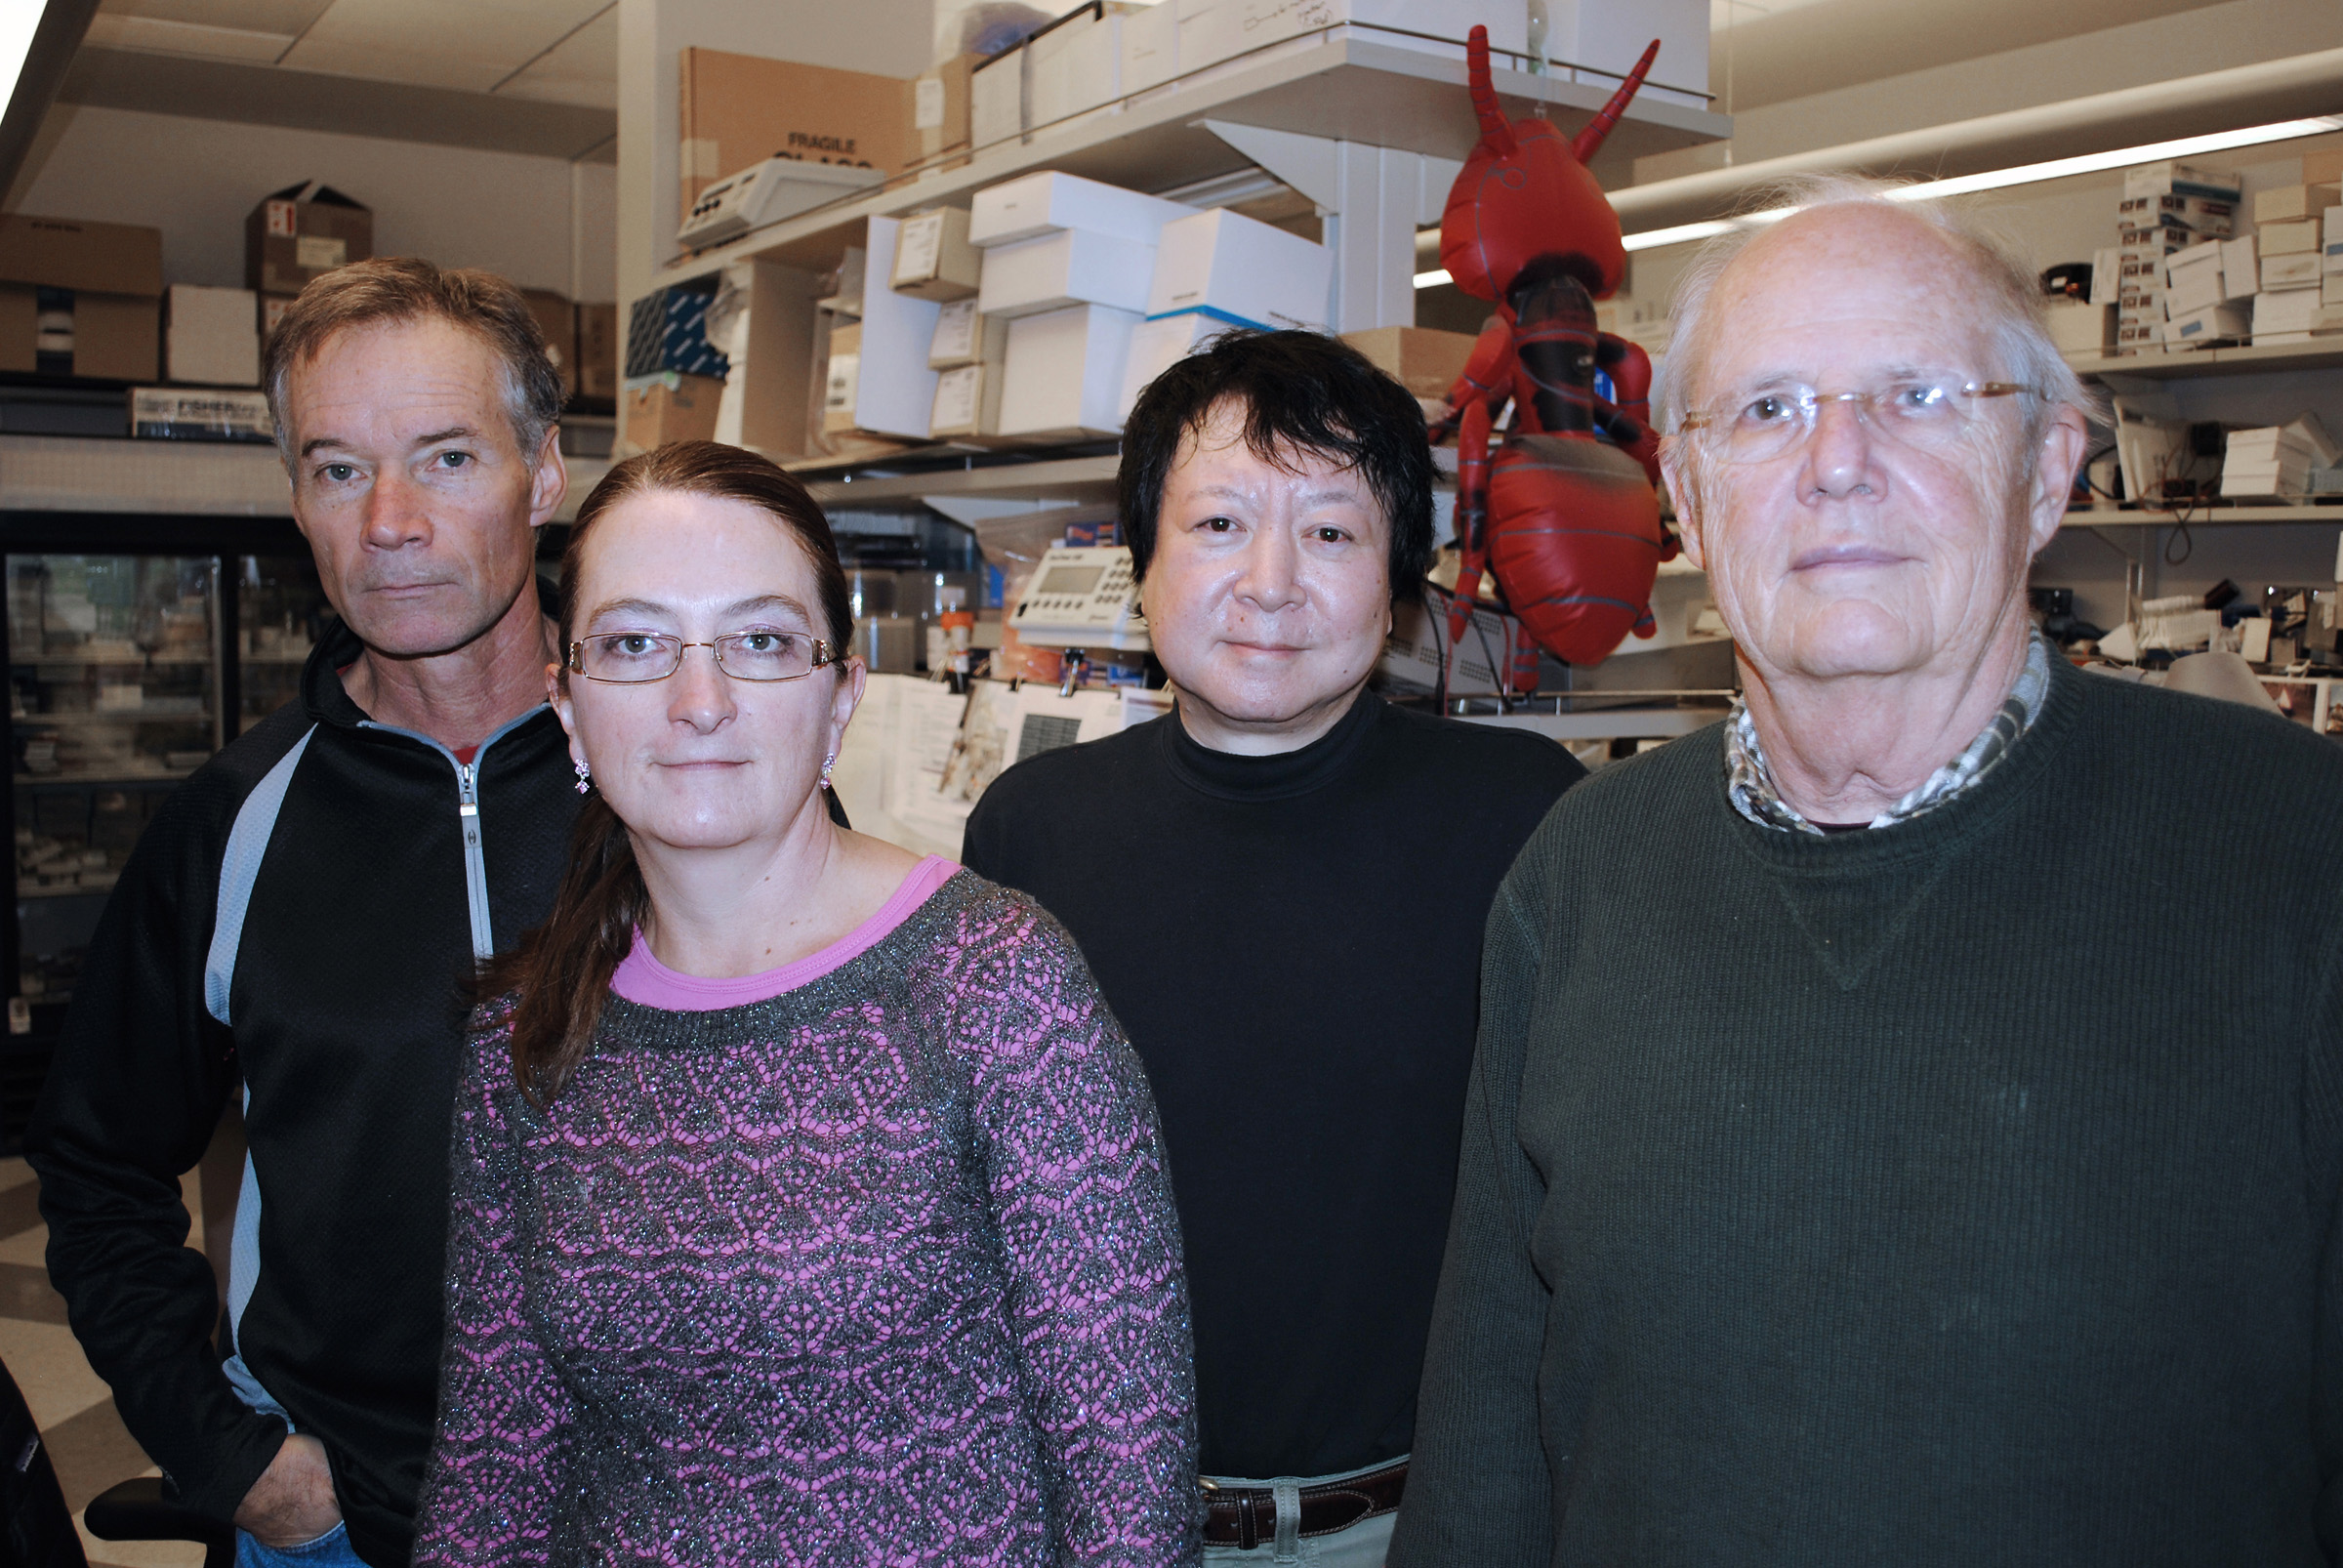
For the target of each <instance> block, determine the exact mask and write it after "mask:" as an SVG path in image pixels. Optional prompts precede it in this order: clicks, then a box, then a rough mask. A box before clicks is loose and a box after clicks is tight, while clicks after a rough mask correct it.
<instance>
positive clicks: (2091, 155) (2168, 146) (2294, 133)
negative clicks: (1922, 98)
mask: <svg viewBox="0 0 2343 1568" xmlns="http://www.w3.org/2000/svg"><path fill="white" fill-rule="evenodd" d="M25 36H26V37H27V38H29V37H30V36H31V34H30V33H29V31H27V33H26V34H25ZM17 48H18V54H17V56H15V57H10V58H15V59H21V56H22V44H21V42H20V43H19V44H18V45H17ZM6 63H7V61H6V60H5V59H0V65H5V64H6ZM11 68H13V67H11ZM2328 131H2343V114H2321V115H2316V116H2314V117H2312V118H2310V119H2307V120H2277V121H2274V122H2272V123H2271V124H2269V125H2249V126H2246V127H2244V128H2243V129H2241V130H2237V131H2214V132H2210V133H2208V134H2207V135H2204V136H2183V137H2175V138H2173V139H2172V140H2171V141H2168V142H2146V143H2142V144H2140V145H2138V146H2136V147H2117V148H2116V149H2115V150H2113V151H2111V152H2086V153H2083V154H2082V155H2080V156H2079V157H2073V158H2051V159H2049V160H2047V161H2045V162H2042V163H2021V164H2017V165H2015V166H2013V167H2011V168H2007V169H1994V170H1989V171H1988V172H1986V173H1984V174H1963V175H1954V176H1953V177H1952V178H1951V179H1948V180H1927V181H1922V182H1920V183H1919V184H1917V185H1910V186H1898V187H1897V188H1896V189H1894V190H1891V191H1889V192H1888V198H1887V199H1888V200H1890V201H1936V200H1939V199H1941V198H1943V197H1946V196H1966V195H1971V194H1974V193H1975V192H1977V191H1980V190H2002V189H2006V188H2008V187H2009V186H2031V185H2039V184H2040V183H2041V182H2043V181H2045V180H2066V179H2071V178H2072V177H2074V176H2076V175H2080V174H2099V173H2103V172H2104V171H2106V170H2109V169H2126V168H2129V167H2131V166H2132V165H2133V164H2136V163H2155V162H2158V161H2159V160H2160V159H2164V158H2196V157H2202V156H2203V155H2204V154H2205V153H2208V152H2228V151H2232V150H2234V149H2235V148H2238V147H2253V146H2260V145H2262V144H2264V143H2268V142H2291V141H2293V140H2295V139H2296V138H2297V137H2305V136H2321V135H2323V134H2325V133H2326V132H2328ZM1796 211H1797V209H1796V208H1795V207H1772V208H1768V209H1767V210H1766V211H1764V212H1753V213H1747V214H1745V215H1743V216H1742V217H1739V218H1714V219H1709V220H1707V221H1706V222H1703V223H1697V224H1677V225H1675V226H1674V227H1669V228H1651V229H1646V230H1645V231H1644V232H1642V233H1640V234H1629V235H1627V236H1626V239H1625V242H1624V243H1625V245H1626V248H1627V249H1628V250H1630V251H1648V250H1656V249H1659V248H1660V247H1662V246H1665V245H1689V244H1691V243H1692V242H1693V241H1694V240H1700V239H1713V238H1715V237H1716V236H1717V235H1719V234H1726V233H1730V232H1732V231H1733V230H1734V229H1736V228H1742V227H1750V226H1753V225H1757V224H1778V223H1780V222H1781V221H1782V220H1783V219H1785V218H1788V216H1789V215H1790V214H1791V213H1793V212H1796ZM1448 281H1449V276H1448V274H1447V273H1446V272H1418V273H1417V274H1416V286H1417V287H1418V288H1419V289H1430V288H1438V287H1439V286H1440V285H1441V284H1443V283H1446V282H1448Z"/></svg>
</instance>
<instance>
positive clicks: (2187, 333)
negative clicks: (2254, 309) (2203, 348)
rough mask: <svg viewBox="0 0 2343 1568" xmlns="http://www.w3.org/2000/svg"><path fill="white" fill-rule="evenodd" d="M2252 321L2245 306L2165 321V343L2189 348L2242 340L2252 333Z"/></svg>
mask: <svg viewBox="0 0 2343 1568" xmlns="http://www.w3.org/2000/svg"><path fill="white" fill-rule="evenodd" d="M2252 326H2253V322H2252V317H2250V316H2249V315H2248V314H2247V313H2246V311H2245V309H2244V308H2243V307H2242V306H2237V305H2215V306H2209V307H2207V308H2206V309H2201V310H2192V311H2190V312H2189V313H2188V314H2186V315H2176V316H2173V317H2172V318H2171V319H2170V320H2168V321H2166V322H2165V323H2164V342H2165V343H2167V344H2181V345H2186V346H2194V345H2196V344H2199V343H2215V342H2219V341H2221V340H2222V339H2226V338H2242V337H2244V336H2245V335H2246V333H2248V332H2249V331H2251V330H2252Z"/></svg>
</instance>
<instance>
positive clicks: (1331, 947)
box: [964, 332, 1583, 1568]
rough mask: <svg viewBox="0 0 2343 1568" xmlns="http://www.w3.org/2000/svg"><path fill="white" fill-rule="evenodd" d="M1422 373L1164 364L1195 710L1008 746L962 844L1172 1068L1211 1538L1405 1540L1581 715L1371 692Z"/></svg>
mask: <svg viewBox="0 0 2343 1568" xmlns="http://www.w3.org/2000/svg"><path fill="white" fill-rule="evenodd" d="M1431 480H1432V466H1431V453H1430V450H1429V448H1428V447H1427V446H1426V444H1425V440H1424V433H1423V418H1422V415H1421V413H1420V411H1419V410H1418V406H1417V403H1416V401H1415V399H1414V398H1413V397H1411V396H1410V395H1409V394H1408V393H1407V392H1406V390H1405V389H1403V388H1402V387H1400V386H1399V385H1398V384H1397V383H1396V382H1393V381H1391V380H1390V379H1389V378H1387V377H1385V376H1383V375H1382V374H1381V373H1380V372H1378V371H1377V370H1376V369H1375V368H1374V367H1373V366H1372V365H1370V364H1369V363H1368V362H1367V360H1366V359H1365V358H1364V357H1362V356H1361V355H1359V354H1358V353H1357V352H1355V351H1352V350H1350V349H1349V348H1347V347H1345V346H1344V345H1342V344H1340V343H1338V342H1336V341H1335V340H1333V339H1329V338H1325V337H1321V336H1318V335H1316V334H1314V333H1303V332H1276V333H1244V334H1232V335H1229V336H1225V337H1223V338H1221V339H1220V340H1218V342H1217V343H1215V344H1214V345H1213V347H1212V348H1210V349H1209V350H1207V351H1205V352H1203V353H1200V354H1197V355H1195V356H1193V357H1191V358H1188V359H1186V360H1183V361H1181V362H1180V363H1179V364H1177V365H1175V366H1174V367H1172V369H1171V370H1170V371H1167V372H1166V373H1165V374H1164V375H1163V376H1162V377H1160V378H1159V379H1158V380H1156V381H1155V382H1154V383H1153V384H1152V385H1151V386H1149V388H1148V389H1147V391H1146V392H1144V393H1143V394H1142V395H1141V397H1140V398H1139V401H1138V405H1137V407H1136V408H1135V409H1134V410H1133V411H1132V414H1131V419H1130V426H1129V428H1128V429H1127V430H1126V432H1125V433H1124V443H1123V465H1122V474H1121V481H1120V482H1121V489H1122V513H1123V519H1124V526H1125V528H1126V530H1127V532H1128V535H1129V538H1130V547H1131V557H1132V563H1133V565H1134V567H1135V568H1136V569H1137V571H1138V573H1139V575H1140V579H1141V584H1142V589H1141V592H1142V595H1143V599H1144V604H1145V608H1146V612H1147V621H1148V625H1149V628H1150V631H1151V634H1152V636H1153V639H1154V645H1155V651H1156V655H1157V657H1158V658H1159V659H1161V660H1162V662H1163V665H1164V669H1165V671H1166V672H1167V674H1168V675H1169V676H1170V677H1171V680H1172V685H1173V686H1174V687H1175V688H1176V689H1177V691H1178V693H1179V706H1178V711H1177V712H1176V713H1175V714H1173V715H1172V717H1171V718H1169V719H1164V720H1159V721H1157V722H1154V723H1150V724H1144V725H1141V726H1140V727H1138V728H1136V729H1132V730H1129V731H1126V732H1125V733H1124V734H1121V735H1119V736H1116V737H1114V738H1113V739H1110V740H1103V741H1098V742H1095V743H1092V744H1090V745H1086V746H1077V747H1070V748H1067V749H1064V750H1061V751H1054V752H1050V753H1048V754H1046V755H1044V756H1041V757H1037V758H1035V759H1033V760H1032V761H1030V762H1027V763H1020V764H1019V765H1018V766H1016V767H1013V768H1011V769H1009V770H1008V771H1007V773H1005V774H1003V775H1002V776H1001V778H1000V780H999V781H998V782H996V783H995V784H994V785H993V787H992V789H991V790H990V791H989V792H988V793H987V794H986V795H985V797H984V799H983V801H982V802H981V803H979V805H977V808H976V811H975V813H974V814H973V815H972V816H971V817H970V818H969V820H968V830H967V844H966V849H965V851H964V858H965V859H966V862H967V864H968V865H969V866H970V867H971V868H972V869H974V870H975V871H977V872H978V873H980V874H982V875H984V876H986V877H990V878H992V879H994V880H995V881H998V882H1001V883H1005V884H1007V886H1009V887H1018V888H1022V889H1024V890H1025V891H1027V892H1029V893H1031V894H1032V895H1033V896H1034V897H1035V898H1037V899H1038V900H1040V902H1041V903H1042V905H1043V907H1045V908H1046V909H1048V911H1049V912H1050V913H1051V914H1052V915H1054V916H1056V917H1057V918H1058V919H1059V920H1060V921H1062V922H1063V923H1064V924H1065V926H1066V928H1068V929H1069V930H1070V931H1072V933H1073V935H1074V938H1075V940H1076V941H1077V942H1079V943H1080V944H1081V946H1082V951H1083V954H1084V956H1085V957H1086V958H1088V959H1089V964H1090V968H1091V970H1093V971H1094V972H1095V973H1096V975H1097V977H1098V982H1099V984H1100V986H1101V987H1102V988H1103V989H1104V990H1105V993H1106V996H1107V1000H1108V1001H1109V1002H1111V1003H1112V1004H1113V1006H1114V1009H1115V1012H1116V1014H1117V1015H1118V1016H1119V1017H1120V1018H1121V1019H1122V1021H1123V1024H1124V1026H1125V1027H1126V1028H1127V1029H1128V1030H1129V1031H1130V1037H1131V1040H1132V1042H1133V1043H1134V1044H1135V1045H1136V1046H1137V1048H1138V1051H1139V1054H1140V1056H1141V1057H1142V1058H1143V1059H1144V1060H1145V1062H1146V1064H1147V1071H1148V1076H1149V1078H1150V1080H1151V1081H1152V1083H1153V1085H1154V1089H1155V1096H1156V1103H1157V1105H1158V1107H1159V1108H1160V1110H1161V1113H1162V1116H1163V1121H1164V1130H1165V1135H1166V1137H1167V1140H1168V1142H1169V1144H1170V1148H1171V1157H1172V1182H1173V1185H1174V1187H1175V1189H1176V1191H1177V1194H1178V1198H1179V1209H1180V1219H1181V1224H1182V1227H1183V1230H1184V1233H1185V1240H1186V1246H1187V1263H1188V1279H1189V1284H1190V1289H1191V1291H1192V1294H1193V1298H1194V1302H1195V1314H1196V1370H1197V1385H1198V1394H1199V1404H1200V1423H1201V1426H1202V1438H1203V1445H1204V1447H1203V1470H1204V1473H1205V1475H1206V1476H1207V1477H1208V1480H1207V1482H1206V1486H1207V1491H1208V1496H1210V1498H1211V1500H1212V1502H1213V1507H1212V1508H1211V1511H1210V1514H1209V1516H1208V1522H1207V1525H1206V1533H1205V1541H1206V1557H1207V1560H1208V1561H1226V1562H1247V1561H1253V1560H1258V1561H1261V1562H1265V1563H1266V1562H1272V1561H1294V1560H1296V1557H1297V1556H1298V1554H1299V1552H1300V1548H1301V1544H1302V1542H1303V1540H1304V1539H1305V1538H1306V1540H1307V1541H1308V1543H1309V1546H1310V1547H1311V1548H1312V1553H1311V1554H1312V1557H1313V1560H1314V1561H1316V1562H1318V1563H1319V1564H1321V1565H1326V1568H1334V1565H1343V1568H1348V1565H1351V1564H1358V1565H1361V1568H1365V1565H1370V1564H1375V1565H1379V1564H1380V1563H1381V1561H1382V1557H1383V1550H1384V1547H1385V1545H1386V1543H1387V1542H1388V1540H1389V1536H1390V1529H1391V1522H1392V1513H1393V1510H1394V1509H1395V1508H1396V1507H1397V1506H1398V1502H1399V1497H1400V1493H1401V1489H1402V1487H1403V1486H1404V1483H1405V1479H1406V1467H1407V1456H1408V1453H1409V1450H1410V1447H1411V1445H1412V1443H1413V1441H1414V1435H1415V1420H1416V1385H1417V1381H1418V1373H1419V1371H1420V1369H1421V1366H1422V1360H1423V1344H1424V1336H1425V1333H1426V1329H1427V1326H1428V1324H1429V1321H1430V1315H1431V1304H1432V1293H1433V1289H1434V1287H1435V1285H1436V1283H1437V1280H1438V1275H1439V1268H1440V1258H1441V1250H1442V1245H1443V1242H1444V1239H1445V1237H1446V1234H1447V1229H1448V1215H1449V1208H1450V1202H1451V1199H1452V1196H1453V1194H1454V1190H1455V1183H1456V1169H1457V1150H1458V1141H1459V1128H1460V1120H1461V1115H1462V1105H1463V1097H1464V1087H1465V1080H1466V1077H1467V1075H1468V1073H1469V1071H1470V1068H1471V1060H1472V1045H1473V1030H1474V1022H1475V1007H1474V995H1475V986H1476V979H1477V973H1478V966H1479V962H1480V952H1481V933H1482V928H1483V925H1484V923H1485V922H1486V921H1487V918H1488V914H1489V906H1490V901H1491V899H1492V897H1493V896H1494V893H1495V891H1496V888H1497V885H1498V883H1499V882H1500V880H1501V879H1502V877H1503V876H1504V873H1505V870H1506V868H1507V867H1508V866H1510V865H1511V864H1512V861H1513V857H1514V854H1515V852H1516V851H1517V850H1518V849H1519V848H1520V847H1521V846H1522V844H1523V842H1524V841H1525V840H1526V839H1527V838H1528V837H1529V835H1530V833H1531V832H1532V830H1533V829H1535V828H1536V827H1537V825H1538V823H1539V821H1540V820H1541V818H1542V817H1543V816H1544V815H1545V812H1546V809H1547V807H1549V806H1550V805H1553V803H1554V801H1555V800H1556V799H1557V798H1558V797H1559V796H1560V795H1561V793H1562V792H1563V790H1565V789H1567V788H1568V787H1569V786H1570V785H1571V784H1573V783H1574V782H1576V781H1577V780H1578V779H1579V778H1581V777H1582V776H1583V769H1582V768H1581V767H1580V766H1579V764H1578V763H1577V762H1576V761H1574V760H1573V759H1572V758H1571V756H1570V754H1569V753H1568V752H1566V751H1564V750H1563V749H1562V748H1561V747H1559V746H1556V745H1553V744H1551V743H1550V742H1547V741H1544V740H1541V739H1537V738H1535V737H1532V736H1527V735H1522V734H1518V733H1509V732H1505V731H1500V730H1493V729H1487V728H1480V727H1476V726H1472V725H1468V724H1461V723H1457V722H1452V721H1447V720H1441V719H1436V718H1431V717H1428V716H1424V715H1419V714H1415V713H1409V712H1405V711H1402V710H1400V709H1397V708H1393V707H1390V706H1388V705H1386V704H1385V703H1384V702H1382V700H1381V699H1379V698H1377V696H1375V695H1374V694H1373V693H1371V692H1369V691H1368V690H1367V689H1366V685H1367V678H1368V676H1369V675H1370V674H1371V673H1372V672H1373V670H1374V668H1375V664H1376V660H1377V657H1378V656H1379V654H1380V653H1381V650H1382V646H1383V640H1384V638H1385V636H1386V634H1387V633H1388V631H1389V628H1390V624H1391V605H1392V602H1393V600H1394V598H1403V597H1413V596H1414V595H1415V594H1416V593H1417V591H1418V585H1419V584H1420V582H1421V580H1422V576H1423V572H1424V568H1425V567H1426V565H1427V564H1428V563H1429V559H1430V556H1431V548H1432V530H1431V510H1432V509H1431Z"/></svg>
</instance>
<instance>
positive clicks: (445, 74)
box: [285, 0, 602, 85]
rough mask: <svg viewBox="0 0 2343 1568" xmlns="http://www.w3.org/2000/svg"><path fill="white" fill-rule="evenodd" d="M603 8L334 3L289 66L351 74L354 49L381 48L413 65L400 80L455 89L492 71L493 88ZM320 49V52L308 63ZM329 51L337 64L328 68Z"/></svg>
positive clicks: (466, 0) (400, 71)
mask: <svg viewBox="0 0 2343 1568" xmlns="http://www.w3.org/2000/svg"><path fill="white" fill-rule="evenodd" d="M601 8H602V0H334V4H333V5H332V7H331V8H330V9H328V10H327V11H326V13H325V15H324V16H322V17H320V18H318V19H317V21H316V22H315V24H314V25H312V26H311V27H310V28H309V30H308V35H307V36H306V37H304V38H303V39H302V41H301V43H300V45H299V46H297V47H296V49H295V51H294V53H293V54H292V55H291V56H288V57H287V58H286V60H285V63H286V64H287V65H293V66H299V67H302V68H305V69H312V70H314V69H325V70H343V71H350V70H353V67H352V66H351V65H349V64H348V63H342V62H347V61H348V60H349V55H348V53H347V52H348V51H350V50H361V51H365V50H376V51H380V52H381V53H382V54H383V55H385V56H386V57H392V56H394V57H399V58H400V59H401V60H402V61H403V62H405V63H403V64H402V65H400V66H399V67H397V68H396V73H395V76H394V77H393V79H395V80H400V81H435V82H445V83H448V84H450V85H453V84H455V83H456V82H459V81H462V82H465V83H469V82H470V81H472V80H473V77H474V76H475V75H476V74H477V72H478V71H479V70H486V71H488V72H489V73H490V75H489V80H490V83H491V84H493V83H494V82H495V81H497V80H499V79H501V78H503V77H504V76H506V75H508V74H510V73H511V72H513V71H514V70H517V69H519V68H520V67H521V66H523V65H525V64H527V63H528V62H530V61H532V60H534V59H535V58H536V57H537V56H538V55H540V54H542V53H544V52H545V51H546V50H547V49H549V48H551V47H552V46H553V45H554V44H555V43H556V42H558V41H559V40H560V39H561V38H562V37H563V36H564V35H565V34H567V33H568V32H569V31H570V30H571V29H573V28H575V27H576V26H577V25H578V24H579V23H581V22H583V21H587V20H588V19H589V18H591V17H593V16H594V14H595V13H596V12H597V11H599V10H600V9H601ZM312 46H314V47H315V48H316V49H317V50H318V51H319V54H318V55H317V56H316V57H313V58H310V59H308V60H305V59H303V58H302V57H303V55H304V54H305V53H306V52H307V51H308V50H309V49H310V48H311V47H312ZM328 53H331V54H332V55H333V57H334V58H335V59H336V61H337V63H334V64H327V63H325V57H326V55H327V54H328ZM354 69H355V71H356V73H358V74H377V73H374V72H366V71H364V70H363V69H362V67H356V68H354ZM379 74H382V75H386V76H391V75H392V71H391V70H390V69H386V70H384V71H383V72H380V73H379Z"/></svg>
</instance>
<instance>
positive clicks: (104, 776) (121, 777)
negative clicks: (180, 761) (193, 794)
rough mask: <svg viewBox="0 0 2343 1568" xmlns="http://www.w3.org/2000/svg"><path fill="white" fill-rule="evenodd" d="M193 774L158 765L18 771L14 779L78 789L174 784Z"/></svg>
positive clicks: (190, 769)
mask: <svg viewBox="0 0 2343 1568" xmlns="http://www.w3.org/2000/svg"><path fill="white" fill-rule="evenodd" d="M194 774H195V769H193V768H191V767H187V768H180V769H176V770H174V769H171V768H163V767H158V768H155V769H154V770H153V771H151V772H145V773H103V772H102V773H19V774H17V775H16V781H17V782H18V783H19V784H21V785H22V784H35V785H37V784H59V785H64V786H66V787H69V788H74V789H80V788H84V787H86V786H89V785H92V784H176V783H178V782H179V781H180V780H181V779H183V778H192V777H193V776H194Z"/></svg>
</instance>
